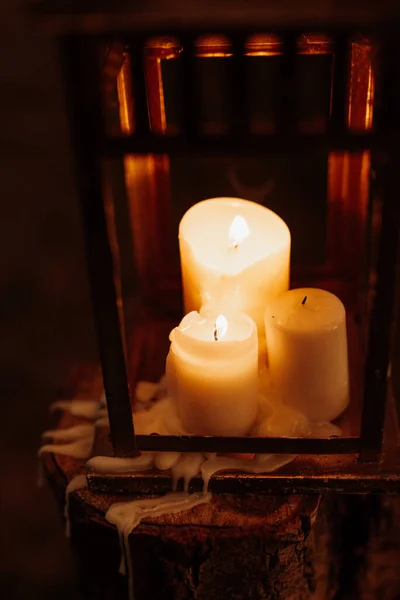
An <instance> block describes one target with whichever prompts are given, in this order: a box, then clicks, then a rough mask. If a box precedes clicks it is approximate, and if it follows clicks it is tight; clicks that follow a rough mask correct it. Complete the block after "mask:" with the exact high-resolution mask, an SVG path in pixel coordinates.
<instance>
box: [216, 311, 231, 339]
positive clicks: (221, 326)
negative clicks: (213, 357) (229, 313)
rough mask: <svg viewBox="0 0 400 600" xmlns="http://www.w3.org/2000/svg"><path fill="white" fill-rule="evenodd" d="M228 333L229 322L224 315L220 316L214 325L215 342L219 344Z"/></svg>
mask: <svg viewBox="0 0 400 600" xmlns="http://www.w3.org/2000/svg"><path fill="white" fill-rule="evenodd" d="M227 331H228V321H227V319H226V317H224V315H218V317H217V318H216V319H215V325H214V340H215V341H216V342H219V341H220V340H221V339H222V338H223V337H224V336H225V335H226V332H227Z"/></svg>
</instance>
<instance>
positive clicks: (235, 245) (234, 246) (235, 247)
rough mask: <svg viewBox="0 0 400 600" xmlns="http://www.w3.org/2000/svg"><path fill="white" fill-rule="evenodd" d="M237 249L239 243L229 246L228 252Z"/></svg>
mask: <svg viewBox="0 0 400 600" xmlns="http://www.w3.org/2000/svg"><path fill="white" fill-rule="evenodd" d="M238 247H239V242H236V244H229V250H237V249H238Z"/></svg>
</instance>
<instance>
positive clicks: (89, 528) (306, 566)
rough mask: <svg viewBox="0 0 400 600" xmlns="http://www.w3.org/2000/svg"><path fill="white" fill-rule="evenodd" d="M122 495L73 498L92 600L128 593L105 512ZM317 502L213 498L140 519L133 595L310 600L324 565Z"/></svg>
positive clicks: (133, 549)
mask: <svg viewBox="0 0 400 600" xmlns="http://www.w3.org/2000/svg"><path fill="white" fill-rule="evenodd" d="M118 500H119V501H121V500H123V501H125V502H126V501H127V498H126V497H125V496H124V497H123V498H116V497H113V498H109V497H106V496H104V497H102V498H101V497H98V495H97V497H95V495H94V494H91V493H90V492H86V491H84V492H78V493H77V494H76V495H75V497H74V498H73V499H71V518H72V544H73V548H74V551H75V555H76V557H77V563H78V567H79V571H80V579H81V581H82V585H83V591H84V594H85V597H87V598H90V599H96V600H106V599H107V600H108V599H110V598H113V599H121V600H123V599H124V600H125V599H126V598H128V580H127V577H124V576H122V575H120V574H119V572H118V570H119V564H120V544H119V539H118V534H117V531H116V529H115V528H114V527H112V526H111V525H109V524H108V523H107V522H106V521H105V520H104V517H103V515H104V511H105V510H106V509H107V508H108V506H109V505H110V504H111V503H112V502H115V501H118ZM318 507H319V497H318V496H291V497H276V496H275V497H270V496H254V495H251V494H249V495H246V496H245V497H237V496H230V495H229V496H228V495H214V497H213V499H212V500H211V503H210V504H209V505H201V506H198V507H196V508H195V509H192V510H191V511H185V512H182V513H179V514H177V515H165V516H163V517H159V518H151V519H148V520H145V521H143V522H142V523H141V524H140V525H139V526H138V527H137V528H136V529H135V530H134V532H133V533H132V534H131V535H130V537H129V543H130V554H131V565H130V567H131V568H132V569H133V581H134V597H135V600H142V599H143V600H148V599H150V598H157V599H159V600H167V599H168V600H172V599H177V600H178V599H189V598H193V599H196V600H206V599H207V600H214V599H215V600H225V599H226V600H228V599H229V600H240V599H247V598H251V599H254V600H266V599H268V600H273V599H279V600H303V599H304V600H305V599H308V598H310V597H311V595H312V594H313V593H314V592H316V591H317V588H318V585H319V587H321V589H322V586H323V584H324V582H323V579H324V577H319V573H318V571H320V572H321V573H322V571H323V565H324V564H326V562H327V556H325V552H324V551H323V549H322V547H320V554H319V556H318V558H317V557H316V551H315V539H314V538H313V536H311V535H310V534H311V531H312V528H313V524H314V522H315V518H316V515H317V513H318ZM326 550H327V548H325V551H326ZM317 563H318V564H317ZM319 563H321V566H320V565H319ZM318 579H320V582H318Z"/></svg>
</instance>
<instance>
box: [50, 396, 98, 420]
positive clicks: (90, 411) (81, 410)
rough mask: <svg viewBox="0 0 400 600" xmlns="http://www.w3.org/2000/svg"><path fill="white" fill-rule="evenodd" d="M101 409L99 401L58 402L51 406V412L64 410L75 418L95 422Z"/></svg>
mask: <svg viewBox="0 0 400 600" xmlns="http://www.w3.org/2000/svg"><path fill="white" fill-rule="evenodd" d="M99 407H100V402H98V401H97V400H57V402H53V404H51V405H50V411H52V412H54V411H55V410H64V411H67V412H69V413H71V415H74V416H75V417H84V418H85V419H90V420H91V421H93V420H94V419H95V418H96V415H97V411H98V410H99Z"/></svg>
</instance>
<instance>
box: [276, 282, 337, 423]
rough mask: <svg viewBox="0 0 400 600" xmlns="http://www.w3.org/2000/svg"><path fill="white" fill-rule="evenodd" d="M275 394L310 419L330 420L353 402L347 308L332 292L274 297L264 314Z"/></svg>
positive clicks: (296, 292) (309, 291)
mask: <svg viewBox="0 0 400 600" xmlns="http://www.w3.org/2000/svg"><path fill="white" fill-rule="evenodd" d="M265 328H266V343H267V355H268V364H269V371H270V378H271V384H272V391H273V395H274V396H275V397H276V398H277V399H278V400H282V401H283V403H284V404H286V405H288V406H291V407H293V408H295V409H297V410H299V411H300V412H302V413H304V414H305V415H306V416H307V417H308V419H310V421H331V420H332V419H335V418H336V417H338V416H339V415H340V414H341V413H342V412H343V411H344V409H345V408H346V406H347V404H348V402H349V376H348V356H347V335H346V311H345V308H344V306H343V304H342V302H341V301H340V300H339V298H337V297H336V296H334V295H333V294H331V293H330V292H327V291H324V290H320V289H313V288H303V289H296V290H290V291H289V292H285V293H284V294H282V295H281V296H280V297H278V298H276V299H275V300H273V301H272V302H271V303H270V304H269V305H268V307H267V310H266V317H265Z"/></svg>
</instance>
